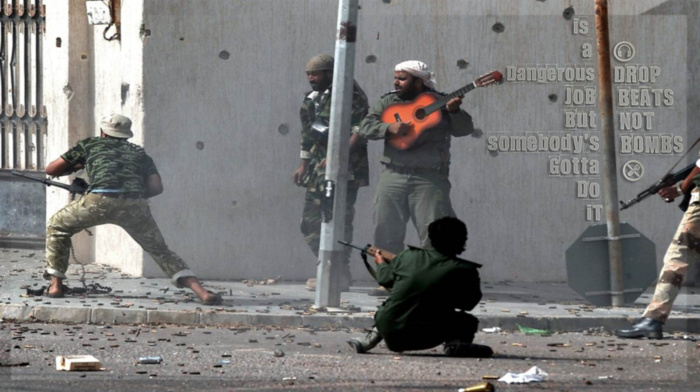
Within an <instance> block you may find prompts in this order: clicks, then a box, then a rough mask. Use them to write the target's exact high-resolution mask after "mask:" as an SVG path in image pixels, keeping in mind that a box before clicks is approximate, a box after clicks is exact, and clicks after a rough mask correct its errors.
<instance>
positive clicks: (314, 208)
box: [300, 187, 360, 274]
mask: <svg viewBox="0 0 700 392" xmlns="http://www.w3.org/2000/svg"><path fill="white" fill-rule="evenodd" d="M347 189H348V195H347V200H346V203H345V238H344V241H347V242H352V237H353V236H352V231H353V225H352V223H353V219H354V218H355V202H356V201H357V192H358V191H359V189H360V188H358V187H348V188H347ZM322 202H323V196H322V195H321V194H320V193H319V192H313V191H308V190H307V191H306V196H305V197H304V212H303V213H302V215H301V225H300V229H301V233H302V234H303V235H304V240H305V241H306V244H307V245H309V248H311V251H312V252H314V255H315V256H316V260H318V254H319V248H320V247H321V224H322V222H323V205H322ZM346 248H347V249H346V257H345V261H344V264H343V273H347V274H349V272H350V270H349V263H350V252H351V249H350V248H349V247H346Z"/></svg>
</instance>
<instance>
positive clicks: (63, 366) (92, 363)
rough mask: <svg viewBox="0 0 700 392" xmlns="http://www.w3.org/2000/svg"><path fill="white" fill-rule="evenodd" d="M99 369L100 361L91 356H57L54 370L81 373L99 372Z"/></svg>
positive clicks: (100, 366)
mask: <svg viewBox="0 0 700 392" xmlns="http://www.w3.org/2000/svg"><path fill="white" fill-rule="evenodd" d="M101 368H102V364H101V363H100V360H99V359H97V358H95V357H93V356H92V355H59V356H57V357H56V370H66V371H69V372H75V371H77V372H82V371H89V370H100V369H101Z"/></svg>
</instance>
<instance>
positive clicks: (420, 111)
mask: <svg viewBox="0 0 700 392" xmlns="http://www.w3.org/2000/svg"><path fill="white" fill-rule="evenodd" d="M425 116H426V114H425V109H418V110H416V118H417V119H418V120H422V119H424V118H425Z"/></svg>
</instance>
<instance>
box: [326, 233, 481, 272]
mask: <svg viewBox="0 0 700 392" xmlns="http://www.w3.org/2000/svg"><path fill="white" fill-rule="evenodd" d="M338 243H341V244H343V245H345V246H349V247H351V248H354V249H357V250H359V251H360V252H362V261H363V262H364V263H365V267H366V268H367V271H369V274H370V275H372V277H373V278H374V279H375V280H377V273H376V271H375V270H374V268H372V266H371V265H370V264H369V263H368V262H367V255H370V256H372V257H374V255H376V254H377V253H379V254H381V255H382V257H383V258H384V260H386V262H387V263H391V262H392V261H394V258H395V257H396V255H395V254H393V253H391V252H389V251H387V250H384V249H380V248H377V247H376V246H372V245H370V244H367V246H365V247H364V248H360V247H359V246H357V245H353V244H351V243H349V242H345V241H338ZM408 249H411V250H420V249H422V248H419V247H417V246H411V245H408ZM457 260H459V261H462V262H464V263H468V264H470V265H472V266H473V267H475V268H481V264H479V263H475V262H473V261H469V260H465V259H460V258H457Z"/></svg>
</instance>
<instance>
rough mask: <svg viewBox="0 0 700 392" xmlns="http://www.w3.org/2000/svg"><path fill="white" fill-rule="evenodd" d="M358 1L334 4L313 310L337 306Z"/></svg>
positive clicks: (345, 0) (351, 0)
mask: <svg viewBox="0 0 700 392" xmlns="http://www.w3.org/2000/svg"><path fill="white" fill-rule="evenodd" d="M357 8H358V0H339V1H338V30H337V34H336V41H335V56H334V57H335V62H334V64H335V65H334V68H333V90H332V92H331V118H330V124H329V126H330V127H329V131H328V150H327V153H326V186H325V195H324V199H323V210H324V213H323V223H322V224H321V245H320V249H319V255H318V269H317V272H316V278H317V280H316V301H315V303H314V307H315V308H316V309H323V310H327V309H328V308H329V307H338V306H340V284H339V283H340V263H342V262H343V261H344V260H343V258H344V256H345V251H344V249H341V247H342V245H340V244H339V243H338V240H342V239H344V238H345V207H346V204H347V184H348V163H349V157H350V155H349V154H350V151H349V149H350V121H351V116H352V90H353V84H354V83H353V81H354V75H355V40H356V38H357Z"/></svg>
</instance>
